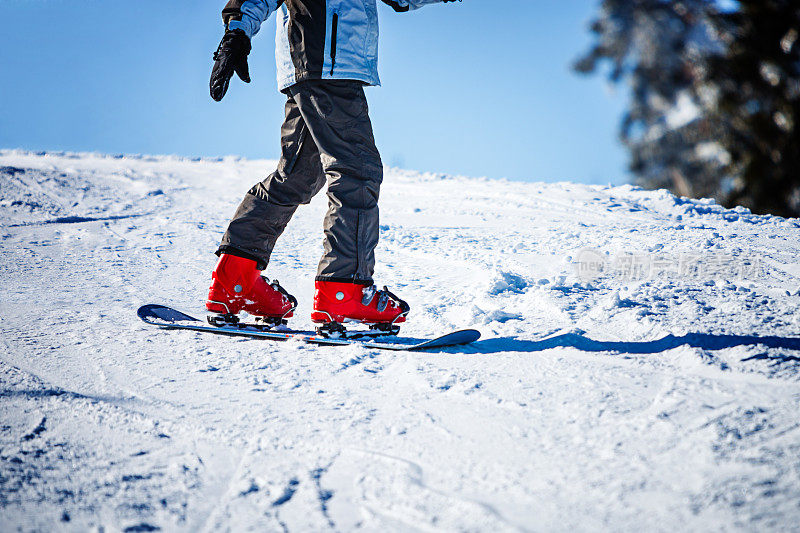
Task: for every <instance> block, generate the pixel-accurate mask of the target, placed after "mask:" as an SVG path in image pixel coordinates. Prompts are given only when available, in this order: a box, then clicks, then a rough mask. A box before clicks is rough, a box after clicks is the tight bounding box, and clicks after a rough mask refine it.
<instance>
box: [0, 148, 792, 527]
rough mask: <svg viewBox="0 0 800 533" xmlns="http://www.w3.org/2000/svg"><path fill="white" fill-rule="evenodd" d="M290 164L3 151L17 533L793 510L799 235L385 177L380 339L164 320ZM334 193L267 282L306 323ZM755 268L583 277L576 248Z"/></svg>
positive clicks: (625, 520) (592, 200)
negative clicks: (468, 332) (152, 311)
mask: <svg viewBox="0 0 800 533" xmlns="http://www.w3.org/2000/svg"><path fill="white" fill-rule="evenodd" d="M273 166H274V162H272V161H248V160H242V159H238V158H233V157H226V158H220V159H186V158H179V157H168V156H163V157H149V156H124V157H123V156H108V155H101V154H71V153H29V152H22V151H14V150H5V151H0V237H1V238H2V247H3V249H2V261H0V276H1V277H0V279H2V283H0V334H1V335H2V337H1V340H0V349H2V357H0V406H1V409H2V413H3V416H2V423H1V424H0V510H2V512H0V530H4V531H9V530H17V529H20V530H24V531H34V530H77V531H82V530H87V529H96V530H100V529H101V528H102V529H103V530H105V531H127V532H134V531H155V530H159V529H160V530H168V531H217V530H235V531H241V530H261V531H281V530H282V531H308V530H317V531H318V530H338V531H349V530H355V529H364V530H371V531H376V530H381V531H385V530H389V531H407V530H411V531H477V530H482V531H575V530H577V531H592V530H597V529H613V530H621V531H632V530H642V529H644V530H675V529H678V528H680V529H684V530H694V531H731V530H741V531H755V530H758V531H762V530H791V529H795V528H797V524H798V523H800V331H798V330H799V329H800V327H798V326H799V324H798V316H800V314H798V307H800V265H798V263H797V257H798V251H799V250H798V248H800V238H799V237H800V224H799V223H798V221H797V220H784V219H780V218H776V217H761V216H755V215H752V214H750V213H749V212H747V211H745V210H741V209H738V210H725V209H722V208H721V207H719V206H717V205H715V204H714V203H713V202H710V201H708V200H688V199H680V198H676V197H674V196H672V195H671V194H669V193H667V192H665V191H644V190H641V189H638V188H635V187H630V186H623V187H613V188H612V187H602V186H584V185H577V184H571V183H557V184H541V183H516V182H506V181H494V180H487V179H470V178H462V177H452V176H442V175H434V174H419V173H413V172H408V171H400V170H395V169H389V170H388V171H387V175H386V178H385V180H384V186H383V189H382V197H381V216H382V220H381V241H380V244H379V248H378V251H377V254H378V267H377V272H376V280H377V281H378V283H379V284H386V285H388V286H389V287H391V288H392V289H393V290H396V291H397V292H398V294H400V295H402V296H403V298H405V299H407V300H408V301H409V303H410V304H411V306H412V313H411V315H410V321H409V323H408V324H407V325H406V326H404V329H403V334H404V335H408V336H412V337H420V338H422V337H427V336H431V335H436V334H438V333H441V332H442V331H444V330H450V329H454V328H461V327H477V328H478V329H480V330H481V331H482V333H483V338H482V339H481V340H480V341H478V342H476V343H474V344H473V345H471V346H468V347H464V348H459V349H448V350H444V351H442V352H435V353H388V352H379V351H376V350H370V349H367V348H364V347H362V346H350V347H344V348H331V347H315V346H309V345H304V344H300V343H297V342H287V343H270V342H265V341H259V340H251V339H236V338H229V337H216V336H213V335H204V334H198V333H193V332H177V331H173V332H168V331H161V330H157V329H153V328H151V327H148V326H145V325H144V324H142V323H141V322H140V321H139V320H138V319H137V318H136V315H135V310H136V309H137V307H138V306H140V305H142V304H145V303H165V304H168V305H172V306H174V307H176V308H177V309H180V310H183V311H185V312H188V313H189V314H193V315H195V316H202V315H203V314H204V311H203V303H204V297H205V291H206V290H207V287H208V284H209V282H210V273H211V270H212V269H213V266H214V264H215V260H216V258H215V257H214V255H213V254H212V252H213V251H214V250H215V247H216V244H217V242H218V239H219V238H220V236H221V233H222V231H223V229H224V227H225V225H226V223H227V221H228V219H229V217H230V216H231V215H232V213H233V211H234V209H235V207H236V205H237V203H238V201H239V200H240V198H241V196H242V195H243V194H244V192H245V191H246V190H247V189H248V188H249V187H250V186H251V185H252V184H253V183H255V181H257V180H258V179H261V178H263V177H264V176H266V174H267V173H268V172H270V171H271V170H272V169H273ZM325 202H326V199H325V195H324V194H320V195H318V197H317V198H316V199H315V200H314V201H313V202H312V203H311V204H310V205H309V206H302V207H301V208H300V209H299V210H298V212H297V215H296V216H295V218H294V219H293V221H292V222H291V223H290V225H289V227H288V229H287V231H286V233H285V234H284V236H283V238H282V239H281V241H280V242H279V243H278V246H277V247H276V249H275V252H274V255H273V263H272V264H271V265H270V268H269V269H268V271H267V275H269V276H270V277H273V278H278V279H279V280H280V281H281V283H282V284H283V285H284V286H285V287H287V288H288V289H289V290H290V291H291V292H293V293H294V294H296V295H297V296H298V299H299V301H300V308H299V311H298V313H297V316H296V318H295V319H294V325H296V326H298V327H310V326H311V324H310V320H309V318H308V313H309V311H310V308H311V297H312V288H313V276H314V272H315V267H316V262H317V260H318V258H319V255H320V254H321V225H322V217H323V214H324V210H325ZM586 248H592V249H597V250H599V251H601V253H608V254H609V257H610V256H614V255H619V254H624V253H631V254H645V255H647V254H650V256H656V255H658V254H662V255H664V256H667V257H673V258H676V257H682V256H683V255H686V254H706V255H708V254H711V255H713V254H717V255H725V256H727V257H730V258H732V260H733V261H735V262H742V261H746V260H756V261H758V262H759V264H760V265H761V266H762V267H763V272H762V273H761V275H758V276H751V277H750V278H746V279H738V278H736V277H735V276H717V277H707V276H706V277H703V276H702V275H683V276H680V275H669V274H662V275H654V276H647V277H644V278H642V279H621V278H620V277H618V276H617V277H615V276H614V275H612V274H611V273H608V272H605V271H604V272H603V273H601V274H600V275H599V277H597V278H596V279H591V280H588V281H587V280H585V279H581V278H579V277H578V276H577V274H576V268H575V261H576V257H578V256H579V254H580V252H581V250H583V249H586Z"/></svg>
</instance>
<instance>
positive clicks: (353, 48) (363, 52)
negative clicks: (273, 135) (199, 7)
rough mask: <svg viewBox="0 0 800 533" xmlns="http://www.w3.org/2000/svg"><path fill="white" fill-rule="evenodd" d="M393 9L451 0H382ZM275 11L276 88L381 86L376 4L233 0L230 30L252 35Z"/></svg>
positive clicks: (227, 14) (364, 0) (367, 0)
mask: <svg viewBox="0 0 800 533" xmlns="http://www.w3.org/2000/svg"><path fill="white" fill-rule="evenodd" d="M381 1H383V2H384V3H386V4H388V5H390V6H391V7H392V8H393V9H394V10H395V11H408V10H410V9H418V8H420V7H422V6H423V5H426V4H434V3H439V2H443V1H447V0H381ZM274 12H277V14H276V19H277V26H278V29H277V33H276V37H275V62H276V63H277V67H278V88H279V89H280V90H283V89H285V88H287V87H290V86H291V85H294V84H295V83H297V82H299V81H302V80H307V79H347V80H360V81H363V82H364V83H366V84H368V85H380V78H379V77H378V12H377V5H376V0H327V1H325V0H286V1H283V0H230V1H229V2H228V4H227V5H226V6H225V9H224V10H223V11H222V17H223V20H224V22H225V23H226V25H227V28H228V29H241V30H243V31H244V32H245V33H246V34H247V35H248V37H251V38H252V37H253V36H254V35H255V34H256V33H258V31H259V29H260V28H261V23H262V22H264V21H266V20H267V19H268V18H269V16H270V15H271V14H272V13H274Z"/></svg>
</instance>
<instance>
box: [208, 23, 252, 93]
mask: <svg viewBox="0 0 800 533" xmlns="http://www.w3.org/2000/svg"><path fill="white" fill-rule="evenodd" d="M248 54H250V38H249V37H248V36H247V34H246V33H245V32H244V31H243V30H239V29H236V30H227V31H226V32H225V35H224V36H223V37H222V40H221V41H220V43H219V47H218V48H217V51H216V52H214V68H213V70H212V71H211V82H210V83H209V85H210V87H211V98H213V99H214V100H216V101H217V102H219V101H220V100H222V97H223V96H225V93H226V92H228V84H229V83H230V81H231V78H232V77H233V73H234V72H236V74H238V75H239V78H241V80H242V81H243V82H245V83H250V69H249V67H248V66H247V56H248Z"/></svg>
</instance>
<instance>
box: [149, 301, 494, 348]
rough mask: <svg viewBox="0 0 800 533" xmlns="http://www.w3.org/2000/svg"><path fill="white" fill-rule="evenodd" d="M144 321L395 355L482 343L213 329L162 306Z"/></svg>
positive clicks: (462, 338) (468, 332)
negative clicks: (367, 349) (354, 347)
mask: <svg viewBox="0 0 800 533" xmlns="http://www.w3.org/2000/svg"><path fill="white" fill-rule="evenodd" d="M136 314H137V315H138V316H139V318H140V319H142V321H144V322H145V323H146V324H149V325H151V326H158V327H161V328H164V329H183V330H190V331H201V332H205V333H216V334H218V335H230V336H236V337H250V338H257V339H267V340H272V341H288V340H299V341H302V342H307V343H309V344H317V345H320V346H349V345H352V344H360V345H362V346H366V347H369V348H376V349H379V350H393V351H420V350H432V349H436V348H446V347H449V346H460V345H462V344H469V343H471V342H474V341H476V340H478V339H479V338H480V336H481V334H480V332H479V331H477V330H474V329H463V330H459V331H454V332H452V333H448V334H446V335H442V336H440V337H436V338H434V339H426V340H416V341H414V340H411V342H405V341H404V340H402V339H398V340H396V341H394V340H392V341H388V342H387V341H381V342H377V341H376V340H375V339H374V338H370V337H363V338H349V339H348V338H334V337H323V336H321V335H318V334H317V333H315V332H313V331H302V330H291V329H289V330H286V329H280V330H278V329H264V328H259V327H256V326H253V325H241V324H239V325H225V326H212V325H210V324H206V323H205V322H203V321H202V320H199V319H197V318H194V317H192V316H189V315H187V314H186V313H182V312H181V311H178V310H176V309H173V308H171V307H167V306H164V305H158V304H148V305H143V306H141V307H140V308H139V310H138V311H137V312H136Z"/></svg>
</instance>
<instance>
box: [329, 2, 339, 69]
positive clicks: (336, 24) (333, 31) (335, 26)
mask: <svg viewBox="0 0 800 533" xmlns="http://www.w3.org/2000/svg"><path fill="white" fill-rule="evenodd" d="M338 30H339V14H338V13H334V14H333V22H332V23H331V76H333V68H334V67H335V66H336V34H337V32H338Z"/></svg>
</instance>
